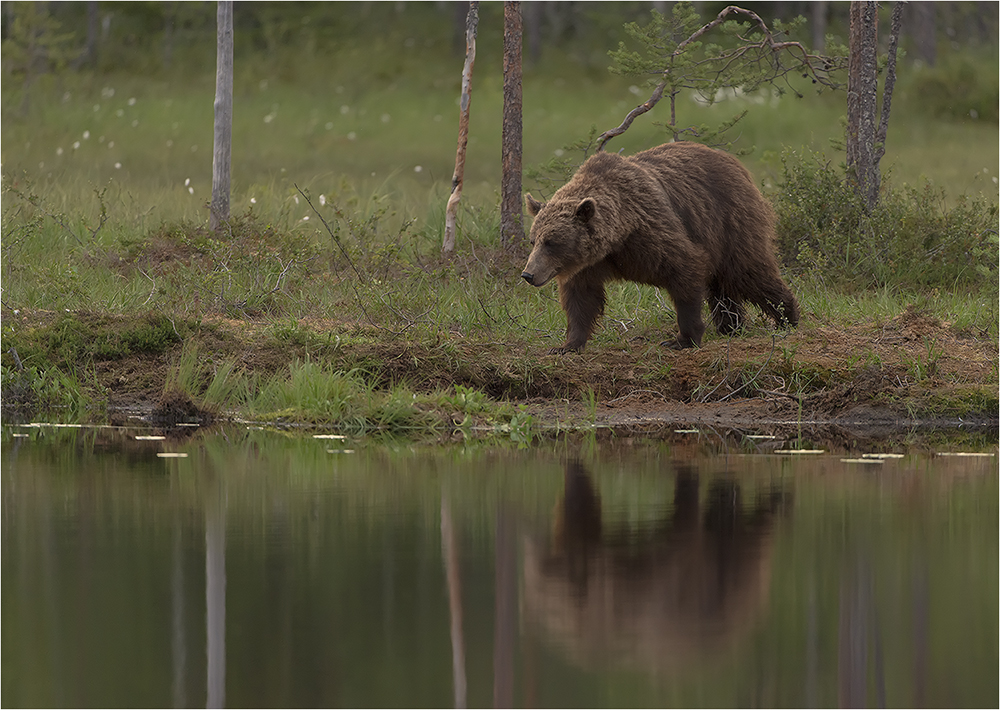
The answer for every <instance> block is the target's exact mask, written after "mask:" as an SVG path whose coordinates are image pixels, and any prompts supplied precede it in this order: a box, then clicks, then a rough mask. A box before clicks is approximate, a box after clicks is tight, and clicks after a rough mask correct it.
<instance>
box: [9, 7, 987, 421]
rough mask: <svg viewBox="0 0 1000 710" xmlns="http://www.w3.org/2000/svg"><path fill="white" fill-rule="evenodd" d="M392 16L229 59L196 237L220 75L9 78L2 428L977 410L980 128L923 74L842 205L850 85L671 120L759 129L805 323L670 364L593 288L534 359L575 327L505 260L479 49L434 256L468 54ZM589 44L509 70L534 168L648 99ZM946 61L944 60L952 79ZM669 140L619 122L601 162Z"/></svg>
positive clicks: (657, 307)
mask: <svg viewBox="0 0 1000 710" xmlns="http://www.w3.org/2000/svg"><path fill="white" fill-rule="evenodd" d="M375 5H378V4H375ZM491 12H492V11H491ZM428 17H430V18H431V20H433V16H430V15H428ZM487 19H488V17H487ZM494 19H495V18H494ZM390 20H391V18H388V19H387V20H386V24H385V26H384V27H383V28H382V29H383V30H384V31H382V32H380V33H379V34H378V37H377V39H376V38H374V36H373V33H372V31H371V30H369V31H368V33H367V34H365V33H364V32H361V31H360V30H358V31H356V32H355V33H354V35H352V36H349V33H347V34H345V35H344V36H343V37H339V38H338V39H337V40H336V41H335V42H331V43H330V44H329V45H327V46H325V48H324V49H323V50H322V51H320V50H318V49H316V47H315V46H312V48H310V47H309V46H302V47H298V46H294V43H286V44H284V45H282V46H281V47H278V48H277V49H276V50H275V51H272V52H267V53H262V52H254V51H249V50H247V51H245V53H243V54H240V55H239V56H238V61H237V69H238V76H237V82H236V87H237V88H236V102H235V103H236V108H235V113H234V146H233V196H232V205H233V219H232V220H231V223H230V224H229V225H228V227H227V229H225V230H223V231H222V232H220V233H218V234H216V233H212V232H210V231H208V230H207V228H206V226H205V222H206V221H207V210H206V203H207V201H208V199H209V196H210V188H211V185H210V177H211V140H212V91H213V73H212V68H213V67H214V65H213V64H212V63H211V62H208V63H204V62H203V63H202V64H203V65H202V64H197V62H196V61H195V60H196V57H197V56H198V55H197V53H193V54H191V55H190V56H189V57H188V58H187V59H186V60H184V61H182V58H180V57H178V60H177V65H176V66H175V67H174V69H173V70H171V71H167V70H162V69H161V70H156V69H151V70H150V71H149V72H148V73H146V74H145V75H143V76H139V75H138V73H137V72H126V71H122V70H121V69H120V68H119V69H105V70H102V71H90V72H78V73H74V72H64V73H62V74H58V75H49V76H46V77H43V78H42V80H40V81H38V82H37V83H36V84H35V85H33V86H32V87H31V93H30V97H29V98H30V101H27V102H25V100H24V99H25V97H24V94H23V91H22V89H21V87H20V85H19V84H18V83H17V82H11V81H5V82H4V86H3V92H4V93H3V103H4V111H3V116H2V129H3V135H4V141H3V170H4V175H3V189H4V193H3V213H4V214H3V238H2V267H0V268H2V274H0V275H2V279H3V301H2V313H0V315H2V337H3V354H2V358H0V363H2V374H3V404H4V410H5V412H6V413H8V414H10V413H14V412H16V413H19V414H20V415H23V416H31V415H37V414H39V413H42V412H48V413H49V414H50V415H52V416H56V417H62V418H74V419H80V418H84V419H97V420H101V419H106V418H108V417H113V416H116V415H115V412H116V411H118V410H119V409H121V408H125V409H129V408H139V409H143V410H145V411H150V410H154V409H155V411H157V412H158V413H159V416H161V417H163V418H164V420H167V419H171V418H172V419H174V420H177V419H183V418H189V417H207V416H215V417H219V416H230V415H237V416H241V417H244V418H248V419H258V420H268V421H289V422H300V423H308V424H313V425H317V426H324V427H336V428H341V429H344V430H349V431H352V432H359V433H363V432H368V431H377V430H399V431H427V430H433V431H437V430H451V429H454V428H460V429H462V428H464V429H465V430H468V431H471V430H472V429H473V428H475V427H477V426H483V427H493V428H494V429H496V430H502V431H504V432H506V433H511V432H513V433H514V435H517V436H521V435H522V434H519V433H518V432H522V433H523V432H524V431H526V430H530V428H531V427H530V424H531V423H532V422H539V421H542V420H545V421H549V422H560V424H565V423H571V422H574V423H576V424H587V423H588V422H589V423H590V424H593V423H594V422H595V421H599V420H601V419H602V417H603V418H604V420H610V419H613V417H614V416H615V414H616V413H618V412H620V411H621V408H622V407H625V406H627V407H628V408H630V411H631V412H632V413H637V412H638V413H640V414H641V413H643V412H652V411H656V410H657V408H660V409H661V410H662V409H663V408H664V407H666V406H668V405H670V404H671V403H676V402H682V403H687V404H691V405H713V404H714V405H719V406H727V407H728V406H731V405H732V404H733V403H735V402H744V401H747V400H751V401H755V402H757V403H758V405H759V406H760V407H761V409H760V411H761V412H764V413H769V414H770V415H773V416H775V417H784V418H787V417H793V418H794V417H800V418H802V417H807V416H810V414H811V413H812V414H815V415H816V416H821V417H831V416H836V415H839V414H843V413H845V412H850V411H854V410H857V409H858V407H861V406H867V407H870V408H873V409H878V410H880V411H885V412H890V413H893V414H894V415H903V416H910V417H939V416H946V417H947V416H952V417H954V416H959V415H970V414H973V415H987V416H992V417H995V414H996V409H997V379H998V378H997V365H996V362H997V338H998V333H997V322H998V305H997V268H996V267H997V251H996V247H997V242H996V228H997V224H996V214H997V213H996V194H997V187H996V179H997V177H998V167H1000V166H998V162H997V156H998V154H1000V147H998V137H997V136H998V134H997V124H996V122H995V121H996V118H995V116H993V117H987V116H983V117H979V118H972V117H971V115H970V114H969V112H968V111H965V113H962V112H961V111H958V112H957V113H956V112H955V111H951V112H943V113H942V112H940V111H936V110H933V105H936V104H934V102H932V101H928V100H927V99H928V96H929V94H928V91H929V89H928V87H929V86H930V87H933V86H934V84H933V83H932V82H931V78H933V77H929V75H927V74H922V73H921V72H919V71H917V70H916V69H914V70H912V71H909V72H908V71H903V70H901V74H900V80H899V84H898V85H897V92H898V94H897V98H896V101H895V102H894V104H893V118H892V122H891V124H890V132H889V139H888V145H887V153H886V157H885V158H884V159H883V163H882V165H883V167H884V168H886V169H887V172H888V173H889V177H888V178H887V180H886V185H887V187H886V189H885V193H884V197H883V206H884V207H883V208H881V211H879V212H878V213H877V214H875V215H862V214H859V213H858V212H857V206H856V204H854V202H852V199H851V197H850V194H849V192H845V191H842V190H840V189H839V187H838V186H840V185H842V183H843V178H844V175H843V171H842V169H841V168H839V167H838V164H839V163H840V162H841V161H842V160H843V156H842V154H840V153H838V152H836V150H834V149H833V148H832V147H831V140H835V139H837V138H839V137H840V136H841V134H842V131H843V129H842V126H841V123H840V122H841V118H842V116H843V114H844V111H845V109H844V104H845V102H846V99H845V97H844V96H843V94H839V95H838V94H830V95H823V96H818V97H817V96H812V95H807V96H806V98H803V99H796V98H793V97H791V96H785V97H781V98H779V97H775V96H771V95H766V96H755V97H747V98H744V99H740V100H739V101H728V102H725V101H724V102H720V103H719V104H716V105H715V106H712V107H705V106H701V105H698V104H696V103H695V102H693V101H690V102H687V103H684V104H683V105H682V106H681V112H682V115H683V118H682V119H681V120H682V121H690V122H692V123H702V122H717V121H721V120H724V119H726V118H728V117H730V116H731V115H732V114H733V113H735V112H736V111H738V110H739V109H741V108H743V107H748V108H749V109H750V113H749V115H748V117H747V118H746V119H744V121H743V122H742V123H740V124H739V128H738V129H737V131H738V132H739V133H740V137H739V139H738V140H737V142H736V146H735V147H736V148H737V149H740V150H749V151H750V152H749V154H748V155H747V156H746V157H745V161H746V162H747V164H748V166H749V167H750V168H751V169H752V170H753V172H754V174H755V176H756V178H757V180H758V182H759V183H760V184H761V185H762V186H763V189H764V191H765V194H767V195H768V197H769V198H770V199H771V200H772V201H773V203H774V204H775V208H776V210H777V212H778V213H779V217H780V219H781V233H780V234H779V239H780V240H781V246H782V257H783V260H784V262H785V271H786V275H787V277H788V280H789V282H790V284H791V286H792V288H793V290H794V291H795V292H796V295H797V297H798V298H799V301H800V303H801V305H802V311H803V320H802V324H801V325H800V327H799V329H798V330H797V331H794V332H792V333H772V332H771V331H770V330H769V329H768V328H767V326H766V324H765V323H764V322H763V321H762V320H755V321H753V322H752V323H751V324H750V325H749V326H748V328H747V330H746V332H744V333H742V334H741V335H740V336H739V337H736V338H732V339H722V338H719V337H718V336H716V335H715V334H714V333H711V332H710V333H709V334H708V335H707V337H706V340H705V343H704V347H703V348H702V349H700V350H698V351H690V352H684V353H673V352H667V351H664V350H662V349H661V348H660V347H659V345H658V343H659V342H660V341H661V340H664V339H666V338H667V337H668V336H669V334H670V333H671V332H672V331H673V329H674V328H675V327H676V326H675V322H674V317H673V311H672V304H671V303H670V301H669V299H668V298H667V297H666V295H665V294H663V293H660V292H658V291H656V290H655V289H650V288H646V287H639V286H636V285H634V284H615V285H612V286H611V287H610V289H609V300H608V306H607V311H606V315H605V318H604V321H603V326H602V328H601V329H600V330H599V332H598V333H597V334H596V336H595V337H594V339H593V340H592V341H591V343H590V344H589V346H588V349H587V351H586V352H585V353H584V354H583V355H579V356H568V357H564V358H558V357H551V356H547V355H545V352H546V351H547V349H548V348H549V347H551V346H553V345H558V344H560V343H561V338H562V334H563V330H564V327H565V319H564V316H563V314H562V311H561V309H560V308H559V305H558V303H557V300H556V294H555V290H554V289H540V290H538V289H532V288H530V287H527V286H526V285H525V284H523V283H521V281H520V279H519V278H517V274H518V273H519V272H520V267H521V265H522V263H523V259H524V257H525V255H526V245H523V244H522V245H518V246H517V247H516V248H515V249H513V250H511V251H504V250H501V249H500V248H499V246H498V231H499V218H498V210H497V205H498V202H499V187H498V184H499V177H498V176H499V171H500V118H501V110H500V107H501V74H500V71H499V56H498V51H497V45H498V37H494V36H493V35H490V34H489V33H487V32H486V31H485V30H484V35H483V37H482V44H481V52H482V54H481V56H480V58H479V59H478V60H477V67H476V72H477V74H476V76H475V79H474V94H473V109H472V117H473V123H472V128H471V139H470V146H469V163H468V165H467V168H466V189H465V196H464V198H463V202H462V206H461V208H460V212H459V243H458V252H457V253H456V254H455V255H454V256H453V257H451V258H448V259H445V258H442V257H441V255H440V253H439V245H440V239H441V235H442V231H443V224H444V205H445V201H446V198H447V195H448V191H449V182H450V177H451V172H452V168H453V162H454V148H455V136H456V124H457V121H456V114H457V107H456V104H455V101H456V98H457V92H458V81H459V77H460V70H461V61H460V59H456V58H455V57H454V56H453V55H452V54H451V52H450V51H449V49H448V46H447V43H446V42H444V41H443V40H442V36H439V35H440V28H438V29H437V30H433V31H432V28H433V27H434V25H433V23H432V22H431V20H428V19H427V17H425V18H424V19H423V20H421V22H425V23H426V25H421V24H420V23H419V22H418V23H416V24H413V23H410V24H407V23H406V22H403V21H398V22H394V21H390ZM420 28H423V29H422V30H421V32H423V34H421V32H417V31H416V30H417V29H420ZM435 32H438V33H439V34H435ZM417 36H419V37H423V38H424V39H425V40H426V41H412V42H411V41H410V40H413V39H414V37H417ZM435 37H436V38H437V39H436V40H435V39H434V38H435ZM591 41H592V44H591V45H588V47H589V48H587V49H581V47H579V46H577V47H575V48H567V49H558V48H556V49H551V50H547V54H546V55H545V56H546V59H545V61H544V62H541V63H539V64H538V65H535V66H530V67H528V68H527V69H526V74H525V87H524V124H525V129H524V136H525V163H526V164H527V165H539V164H541V163H544V162H545V161H547V160H548V159H549V158H550V157H552V156H553V155H556V154H557V152H558V151H562V150H563V149H564V146H566V145H567V144H569V143H572V142H573V141H576V140H578V139H580V138H582V137H584V136H585V135H586V134H587V132H588V131H589V130H590V129H591V127H595V126H596V128H597V129H598V130H603V129H606V128H609V127H611V126H614V125H617V124H618V123H619V122H620V121H621V119H622V117H623V116H624V114H625V113H626V112H627V111H628V110H629V109H630V108H631V107H632V106H634V105H635V104H636V103H638V102H640V101H642V100H643V99H644V98H645V94H644V92H646V91H647V90H646V89H645V88H644V87H640V86H637V84H638V83H641V82H637V81H636V80H634V79H629V78H623V77H615V76H611V75H610V74H608V73H607V72H606V66H607V60H606V54H605V51H606V49H607V47H605V46H603V44H601V43H602V42H604V41H605V40H604V39H602V40H601V41H600V42H598V41H597V40H596V39H594V38H591ZM607 42H608V43H609V46H610V44H611V43H613V42H614V39H613V37H612V38H610V39H607ZM371 46H375V47H377V48H378V51H377V52H374V53H367V54H366V52H365V50H366V48H369V47H371ZM199 51H200V50H199ZM972 52H973V53H972V54H970V55H969V56H970V57H972V58H973V59H975V60H976V62H978V64H977V63H976V62H973V64H974V65H975V66H977V67H978V68H977V70H976V71H977V72H978V73H975V74H974V75H973V78H974V79H975V81H973V82H972V84H971V85H972V86H973V87H977V86H981V85H986V89H985V91H986V93H988V91H989V90H990V88H991V87H993V86H995V84H996V75H997V73H996V71H995V67H996V57H995V52H994V53H992V54H985V53H984V54H983V58H981V59H982V61H979V59H980V57H979V55H978V54H975V50H972ZM239 57H242V61H240V60H239ZM959 59H960V58H959ZM185 62H186V63H185ZM949 62H952V63H953V64H954V66H956V67H958V68H954V69H949V68H948V67H949V66H952V65H951V64H949ZM195 65H197V66H200V67H201V68H200V69H198V70H196V71H193V70H192V67H193V66H195ZM119 66H120V65H119ZM136 66H138V65H136ZM317 66H322V67H323V70H322V71H318V70H316V69H315V68H316V67H317ZM965 66H966V63H963V62H961V61H959V60H958V59H955V58H952V59H948V60H947V61H944V60H943V61H942V68H940V69H938V70H937V71H939V72H941V73H943V76H944V77H945V80H947V78H948V77H949V76H951V75H950V74H948V72H949V71H951V72H952V73H953V74H954V76H959V75H962V71H964V69H962V67H965ZM182 67H183V71H182ZM991 72H992V73H991ZM935 76H936V75H935ZM182 77H183V78H182ZM983 77H986V78H983ZM991 82H992V83H991ZM945 85H946V86H947V81H945ZM966 85H969V84H968V82H966ZM938 90H939V91H943V90H944V89H940V88H939V89H938ZM983 91H984V90H981V89H977V90H976V91H972V90H970V91H969V92H966V93H969V94H970V95H971V94H976V95H979V94H982V93H983ZM942 101H943V102H944V103H947V101H946V100H945V99H942ZM938 103H939V104H940V103H941V102H938ZM736 104H739V105H736ZM948 105H951V104H948ZM22 106H23V107H24V109H23V110H21V108H19V107H22ZM977 115H978V114H977ZM654 120H655V117H654ZM662 140H663V133H662V131H661V130H660V129H658V128H657V127H656V126H655V125H654V123H653V120H646V121H637V122H636V124H635V125H634V126H633V128H632V129H630V130H629V132H628V133H627V134H626V135H625V136H623V137H621V138H620V139H617V140H616V141H615V143H614V144H612V146H611V148H613V149H624V150H625V151H626V152H633V151H635V150H639V149H642V148H645V147H649V146H650V145H654V144H656V143H659V142H661V141H662ZM816 151H818V152H816ZM557 185H558V183H552V182H548V181H545V180H542V179H539V180H528V181H526V184H525V189H526V190H531V191H534V192H535V193H536V194H543V195H544V194H550V193H551V191H552V190H553V189H554V187H555V186H557Z"/></svg>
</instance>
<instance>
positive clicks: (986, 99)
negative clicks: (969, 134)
mask: <svg viewBox="0 0 1000 710" xmlns="http://www.w3.org/2000/svg"><path fill="white" fill-rule="evenodd" d="M998 72H1000V67H998V64H997V55H996V52H995V51H994V52H991V53H989V54H986V53H985V52H984V53H975V54H972V53H962V54H950V55H948V56H947V57H945V58H943V59H942V60H941V61H939V62H937V63H936V64H935V65H934V66H926V65H921V66H918V67H916V68H915V71H914V78H913V92H914V94H915V95H916V96H918V97H920V103H921V105H922V106H923V107H924V108H925V110H927V111H928V112H929V113H931V114H932V115H934V116H939V117H945V118H956V119H958V118H967V117H968V118H973V119H979V120H981V121H991V122H993V123H996V122H997V120H998V118H1000V116H998V113H997V111H998V109H997V107H998V106H1000V85H998V82H997V75H998Z"/></svg>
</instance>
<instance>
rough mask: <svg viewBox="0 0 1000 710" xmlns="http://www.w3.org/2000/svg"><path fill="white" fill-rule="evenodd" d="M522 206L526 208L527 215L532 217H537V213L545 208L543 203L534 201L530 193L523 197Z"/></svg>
mask: <svg viewBox="0 0 1000 710" xmlns="http://www.w3.org/2000/svg"><path fill="white" fill-rule="evenodd" d="M524 206H525V207H526V208H527V210H528V214H530V215H531V216H532V217H537V216H538V213H539V211H541V209H542V208H543V207H545V203H544V202H539V201H538V200H536V199H535V198H534V197H532V196H531V193H530V192H529V193H527V194H525V196H524Z"/></svg>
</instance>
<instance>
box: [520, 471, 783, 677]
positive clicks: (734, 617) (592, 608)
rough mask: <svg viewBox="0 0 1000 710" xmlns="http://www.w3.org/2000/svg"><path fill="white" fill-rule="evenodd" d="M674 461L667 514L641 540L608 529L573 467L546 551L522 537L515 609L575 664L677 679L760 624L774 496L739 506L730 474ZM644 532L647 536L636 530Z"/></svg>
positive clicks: (585, 480) (777, 496)
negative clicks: (702, 476)
mask: <svg viewBox="0 0 1000 710" xmlns="http://www.w3.org/2000/svg"><path fill="white" fill-rule="evenodd" d="M700 493H701V491H700V484H699V478H698V475H697V473H696V472H695V471H694V470H693V469H692V468H691V467H690V466H688V465H685V466H678V467H677V471H676V480H675V488H674V501H673V509H672V512H670V513H668V514H665V515H664V517H663V519H662V520H660V521H658V522H657V523H656V525H655V526H654V527H653V528H652V529H651V530H650V531H648V532H649V533H650V534H643V536H642V538H641V539H638V538H637V537H635V536H634V535H629V533H630V532H634V531H630V530H628V529H627V528H622V527H618V528H614V529H612V528H611V526H606V525H605V524H604V522H603V521H602V519H601V507H600V505H601V504H600V499H599V496H598V494H597V492H596V491H595V490H594V487H593V484H592V482H591V479H590V476H589V474H588V473H587V471H586V469H584V467H583V466H582V465H580V464H579V463H570V464H568V465H567V466H566V472H565V493H564V496H563V499H562V500H561V501H560V503H559V505H558V506H557V510H556V513H555V515H556V520H555V523H554V526H553V527H554V531H553V535H552V539H551V542H550V544H549V545H548V547H547V548H546V547H545V546H543V545H540V544H539V542H538V541H537V540H533V539H527V540H526V541H525V557H524V606H525V615H526V617H527V620H529V621H530V622H533V623H530V624H529V628H538V629H541V630H542V631H541V632H540V633H541V634H542V635H544V636H547V637H548V638H549V639H551V640H552V641H554V642H556V644H557V645H558V646H559V647H561V648H562V649H563V650H564V652H565V653H566V655H567V656H568V657H569V658H570V659H572V660H573V661H574V662H575V663H577V664H579V665H581V666H584V667H604V666H617V667H625V668H631V669H635V670H645V671H648V672H652V673H656V674H667V675H670V674H674V673H676V672H678V671H681V670H690V669H691V668H692V667H693V666H697V665H700V664H701V663H703V662H705V661H707V660H709V659H710V658H711V657H713V656H715V655H717V654H720V653H722V652H724V651H726V650H728V649H731V648H733V647H735V646H736V645H737V644H738V643H739V642H740V641H741V640H743V639H744V638H745V637H746V636H747V635H748V633H749V632H750V631H751V630H752V629H753V628H754V627H755V626H756V624H757V623H758V621H759V620H760V619H761V618H762V617H763V615H764V613H765V610H766V606H767V601H768V596H769V593H770V585H771V557H772V552H773V547H774V544H773V528H774V519H775V515H776V514H777V513H778V510H779V508H781V507H782V501H783V498H784V496H783V494H782V492H781V491H779V490H774V491H771V492H768V493H767V494H763V495H761V496H759V497H758V499H757V500H756V501H755V502H754V505H753V506H750V507H747V508H744V506H743V504H742V501H741V499H740V487H739V485H738V484H737V483H736V482H735V481H734V480H732V479H731V478H715V479H712V480H711V481H710V482H709V483H708V487H707V490H706V494H705V497H706V501H705V503H704V505H702V504H701V500H700ZM644 532H645V531H644Z"/></svg>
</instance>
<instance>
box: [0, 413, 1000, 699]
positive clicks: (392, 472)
mask: <svg viewBox="0 0 1000 710" xmlns="http://www.w3.org/2000/svg"><path fill="white" fill-rule="evenodd" d="M150 433H151V432H148V431H146V432H142V431H139V430H115V429H68V428H53V427H11V426H5V427H4V428H3V438H2V468H0V470H2V476H3V485H2V494H3V538H2V576H0V579H2V639H3V641H2V643H3V647H2V674H0V678H2V697H0V702H2V704H3V705H4V706H8V707H10V706H74V707H76V706H102V707H106V706H121V707H138V706H204V705H206V704H207V705H208V706H217V705H218V706H221V705H228V706H237V707H254V706H274V707H289V706H325V707H334V706H352V707H359V706H383V707H391V706H408V707H413V706H415V707H423V706H427V707H448V706H456V705H469V706H494V705H495V706H503V707H510V706H524V707H531V706H559V707H591V706H594V707H629V706H677V707H699V706H710V707H739V706H789V707H802V706H837V705H850V706H853V705H887V706H907V707H920V706H930V707H960V706H984V707H996V706H997V705H998V702H1000V699H998V678H997V668H998V660H1000V659H998V603H997V602H998V518H997V509H998V490H997V459H996V458H995V453H996V446H995V444H994V445H992V447H991V448H990V449H989V450H988V452H987V453H989V454H994V455H990V456H941V455H938V453H936V452H934V451H929V450H925V451H921V452H911V453H906V454H905V455H904V456H902V457H900V458H888V459H884V460H882V463H858V462H851V461H844V460H843V459H848V458H854V457H856V456H859V453H858V452H854V453H852V454H850V455H845V454H844V453H842V452H826V453H821V454H778V453H774V452H773V449H774V447H775V446H778V445H780V446H783V447H785V448H787V444H778V443H777V442H770V443H763V444H762V443H756V444H755V443H754V442H753V441H743V442H737V441H732V440H720V439H713V438H712V437H709V436H699V435H697V434H686V435H685V434H677V435H674V436H672V437H671V440H660V441H640V440H631V439H614V438H611V439H609V440H600V439H598V438H594V437H591V438H582V439H576V440H572V441H563V442H561V443H553V444H548V445H546V446H543V447H540V448H539V447H536V448H529V449H517V448H514V447H513V446H511V447H507V448H504V447H502V446H484V445H481V444H466V445H451V446H445V447H414V446H410V445H406V444H398V445H393V444H386V443H381V444H377V443H373V442H368V443H366V442H350V441H342V440H336V439H314V438H311V437H309V436H308V435H295V436H290V435H286V434H282V433H277V432H265V431H249V430H246V429H240V430H237V429H229V430H223V431H221V432H216V433H212V434H201V433H196V434H195V435H194V436H192V437H190V438H185V439H182V438H168V439H166V440H162V441H160V440H137V439H136V438H135V437H136V434H140V435H143V434H150ZM161 453H182V454H187V456H186V457H183V458H178V457H174V458H165V457H161V456H159V455H158V454H161Z"/></svg>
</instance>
